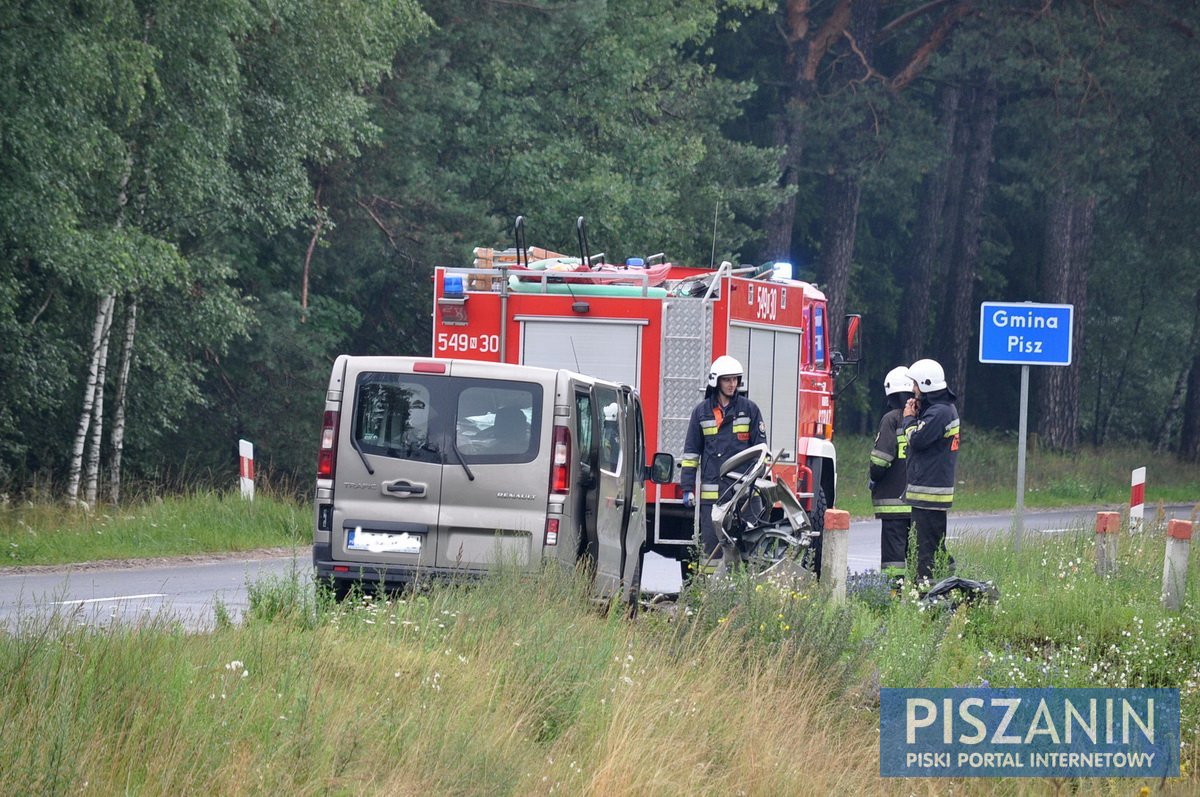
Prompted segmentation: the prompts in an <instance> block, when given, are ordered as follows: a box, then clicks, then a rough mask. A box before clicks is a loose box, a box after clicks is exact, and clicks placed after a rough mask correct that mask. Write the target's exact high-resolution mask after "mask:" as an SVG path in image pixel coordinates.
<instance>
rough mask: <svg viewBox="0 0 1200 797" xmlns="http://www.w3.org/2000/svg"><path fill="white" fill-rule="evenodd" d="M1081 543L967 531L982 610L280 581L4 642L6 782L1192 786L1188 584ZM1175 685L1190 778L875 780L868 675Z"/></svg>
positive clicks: (1136, 543)
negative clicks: (187, 624) (206, 628)
mask: <svg viewBox="0 0 1200 797" xmlns="http://www.w3.org/2000/svg"><path fill="white" fill-rule="evenodd" d="M1090 542H1091V540H1090V539H1089V535H1087V534H1086V533H1085V532H1084V531H1082V530H1081V531H1080V532H1078V533H1075V534H1067V535H1062V536H1059V537H1054V538H1046V539H1040V538H1039V539H1033V540H1029V541H1028V542H1027V543H1026V545H1024V546H1023V548H1022V550H1021V551H1020V552H1016V553H1014V552H1013V551H1012V550H1011V549H1010V548H1009V547H1008V546H1007V544H1004V543H1000V542H986V541H985V542H978V543H971V544H967V543H963V544H960V545H959V546H958V547H957V548H956V550H955V554H956V556H957V557H958V561H959V565H960V570H962V571H963V572H964V573H965V574H966V575H969V576H974V577H980V578H989V579H992V580H994V581H995V582H996V583H997V584H998V585H999V586H1000V591H1001V597H1000V600H999V602H998V603H996V604H995V605H990V604H980V605H968V604H964V605H963V606H960V607H958V608H957V609H948V608H943V609H929V608H927V607H922V605H921V604H920V603H919V602H917V601H916V599H915V596H913V595H907V596H904V597H902V598H900V599H885V600H882V601H881V600H875V599H871V598H870V596H867V595H865V594H864V593H862V592H853V593H852V596H851V599H850V601H849V602H848V603H846V604H844V605H832V604H830V603H828V602H827V601H826V599H825V598H824V597H823V596H822V594H821V593H820V592H818V591H814V590H811V589H807V588H794V587H789V586H786V585H782V586H781V585H773V584H761V583H754V582H750V581H723V580H714V581H711V582H707V583H705V584H702V585H694V586H692V587H691V588H689V589H688V590H687V591H686V592H685V594H684V596H683V598H682V600H681V602H680V603H679V604H678V605H677V606H675V607H672V608H671V609H670V610H653V611H651V610H647V611H643V612H642V614H641V615H640V616H639V618H638V619H637V620H636V621H634V622H631V621H629V620H627V619H626V617H625V615H624V612H621V611H619V610H618V611H611V612H607V611H605V609H606V607H604V606H597V605H596V604H595V603H594V602H593V601H592V600H590V598H589V596H588V589H587V586H586V583H585V582H584V581H583V580H582V579H581V578H580V577H579V576H578V575H577V574H572V573H567V572H563V571H561V570H559V569H557V568H553V567H552V568H549V569H547V570H546V571H545V572H543V573H542V574H541V575H540V576H538V577H536V578H531V577H528V576H522V575H520V574H518V573H516V572H514V571H508V570H505V571H501V572H497V573H493V574H492V575H491V576H490V577H488V578H486V579H484V580H483V581H482V582H479V583H477V584H474V585H471V586H467V585H459V584H448V585H439V586H435V587H432V588H431V589H429V591H427V592H422V593H418V594H406V595H403V596H387V595H367V596H364V597H360V598H357V599H355V600H352V601H349V602H346V603H344V604H337V603H335V602H333V601H332V600H331V599H330V597H329V596H328V595H327V594H325V593H324V592H320V591H314V590H313V588H312V585H311V584H310V583H308V582H307V580H306V579H304V578H302V577H301V576H300V575H298V574H296V573H293V574H292V575H291V576H289V577H286V578H276V579H271V580H267V581H264V582H260V583H259V584H255V585H252V587H251V589H250V606H249V608H248V610H247V612H246V614H245V620H244V622H243V623H242V624H241V625H234V624H232V623H228V622H226V623H218V624H217V628H216V630H215V631H214V632H212V633H209V634H204V635H192V634H186V633H184V632H182V631H181V630H180V629H179V627H177V626H175V625H174V624H172V622H171V621H170V618H162V619H159V620H155V621H151V622H148V623H146V624H145V625H142V626H139V627H128V626H127V627H120V626H114V627H110V628H108V629H106V630H89V629H86V628H81V627H78V626H73V625H71V624H69V623H67V622H66V621H64V620H62V619H60V618H54V617H50V618H40V619H35V620H27V621H25V624H24V626H23V627H22V628H21V629H19V630H18V631H15V632H11V633H7V634H5V635H3V636H0V750H3V751H4V755H3V756H0V788H3V789H4V791H5V792H6V793H31V794H34V793H36V794H48V795H57V794H64V795H65V794H75V793H85V794H86V793H94V794H105V795H107V794H115V793H127V794H141V795H158V794H222V795H242V794H279V793H287V794H297V795H306V794H388V795H391V794H402V795H406V794H412V795H417V794H424V793H430V792H436V793H446V794H455V795H509V794H513V795H516V794H520V795H525V794H583V795H641V794H655V795H705V794H712V795H731V794H747V795H779V794H787V795H791V794H795V795H808V794H893V793H894V794H930V795H933V794H946V793H951V792H953V793H956V794H998V795H1007V794H1047V793H1060V792H1059V791H1058V790H1060V789H1061V788H1063V787H1068V788H1069V791H1070V793H1075V794H1103V795H1109V794H1111V795H1130V794H1137V793H1139V791H1138V790H1139V789H1140V788H1142V787H1143V786H1146V787H1148V788H1153V789H1154V790H1155V793H1161V794H1171V795H1185V794H1194V793H1196V790H1197V788H1198V787H1200V781H1198V780H1197V778H1196V775H1195V774H1194V773H1195V767H1196V765H1197V763H1198V761H1197V754H1196V746H1195V745H1196V742H1197V740H1198V739H1200V735H1198V734H1200V731H1198V726H1200V691H1198V690H1200V641H1198V640H1200V633H1198V632H1200V628H1198V627H1197V626H1198V624H1200V620H1198V619H1197V613H1196V607H1197V606H1198V605H1200V603H1198V601H1200V583H1197V580H1193V583H1192V584H1191V585H1190V586H1189V590H1188V593H1187V602H1186V604H1185V608H1184V610H1183V611H1182V612H1179V613H1169V612H1166V611H1164V610H1162V609H1161V608H1160V607H1159V606H1158V601H1157V588H1156V585H1155V584H1154V580H1155V578H1154V576H1155V571H1156V570H1157V573H1159V574H1161V557H1162V553H1163V544H1162V540H1161V536H1160V535H1159V534H1157V533H1146V534H1143V535H1141V536H1138V537H1130V536H1123V537H1122V540H1121V543H1122V549H1121V553H1120V561H1119V570H1118V573H1117V575H1116V576H1114V577H1111V578H1108V579H1101V578H1098V577H1096V576H1095V575H1094V574H1093V573H1092V571H1091V569H1090V564H1091V562H1090V558H1089V557H1090V549H1089V544H1090ZM983 684H990V685H992V686H1167V687H1178V688H1179V689H1180V690H1181V694H1182V698H1183V721H1184V739H1185V747H1184V750H1183V755H1182V758H1183V762H1184V767H1185V769H1184V775H1183V777H1181V778H1177V779H1171V780H1169V781H1166V782H1164V783H1161V784H1160V783H1143V782H1140V781H1137V780H1079V781H1073V782H1071V783H1070V784H1067V783H1066V782H1062V783H1054V782H1047V781H1042V780H986V779H985V780H961V779H952V780H945V779H931V780H928V781H926V780H882V779H880V778H879V775H878V773H879V759H878V723H879V715H878V689H879V687H880V686H978V685H983Z"/></svg>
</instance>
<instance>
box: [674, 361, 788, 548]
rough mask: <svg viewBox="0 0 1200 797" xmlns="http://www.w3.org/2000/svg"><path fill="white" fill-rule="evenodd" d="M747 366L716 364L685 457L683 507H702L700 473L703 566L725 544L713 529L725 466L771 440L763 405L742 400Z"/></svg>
mask: <svg viewBox="0 0 1200 797" xmlns="http://www.w3.org/2000/svg"><path fill="white" fill-rule="evenodd" d="M743 376H744V371H743V370H742V364H741V363H739V362H738V361H737V360H735V359H734V358H732V357H730V356H729V355H722V356H721V357H718V358H717V359H715V360H713V363H712V366H711V367H710V368H709V370H708V383H707V385H706V387H705V388H704V400H703V401H701V402H700V403H699V404H697V405H696V408H695V409H693V410H692V417H691V419H690V420H689V421H688V428H687V437H686V439H685V440H684V441H683V450H684V453H683V456H682V457H681V458H680V474H679V484H680V486H681V487H682V488H683V491H684V492H683V504H684V506H686V507H689V508H694V507H695V506H696V489H697V484H696V472H697V470H699V472H700V483H699V499H700V501H699V506H700V544H701V553H702V554H703V557H702V559H701V561H702V562H709V561H710V560H713V559H715V558H718V557H714V552H715V551H716V549H717V543H718V542H719V540H720V537H719V535H718V534H717V530H716V528H714V527H713V524H712V507H713V504H714V503H716V502H717V499H718V498H719V497H720V494H721V466H722V465H723V464H724V463H725V461H726V460H727V459H728V458H729V457H731V456H733V455H734V454H737V453H739V452H741V451H745V450H746V449H747V448H750V447H751V446H756V445H758V444H760V443H765V442H766V441H767V432H766V426H765V425H764V423H763V418H762V413H761V412H759V409H758V405H757V404H755V403H754V402H753V401H751V400H750V399H749V398H747V397H746V396H744V395H742V394H741V392H740V389H741V387H742V381H743Z"/></svg>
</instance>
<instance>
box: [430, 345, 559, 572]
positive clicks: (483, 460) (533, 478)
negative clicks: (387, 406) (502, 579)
mask: <svg viewBox="0 0 1200 797" xmlns="http://www.w3.org/2000/svg"><path fill="white" fill-rule="evenodd" d="M451 369H452V370H451V373H452V374H453V385H454V387H453V390H452V392H451V393H450V395H448V396H446V400H445V402H444V404H441V405H439V407H440V408H441V409H443V411H444V412H445V414H446V415H447V416H448V417H451V418H453V419H454V420H453V425H452V426H447V428H446V432H447V434H448V435H449V437H447V451H446V465H445V469H444V471H443V474H442V508H441V514H440V516H439V518H438V537H439V543H438V550H437V559H436V564H437V566H438V567H441V568H455V567H458V568H466V569H479V568H484V567H487V566H488V565H490V564H492V563H494V562H500V561H503V562H507V563H510V564H515V565H518V566H520V567H524V568H530V569H532V568H534V567H536V566H537V565H538V563H539V562H540V561H541V551H542V540H543V537H544V534H545V526H546V508H547V504H548V495H549V491H550V456H551V445H550V436H551V434H552V433H553V428H552V423H551V420H552V418H553V401H554V379H555V378H556V374H555V372H553V371H544V372H542V373H543V374H544V375H545V380H546V381H545V383H544V384H543V383H542V382H539V381H536V379H535V378H534V377H532V376H530V375H529V373H528V371H527V370H526V369H524V368H521V369H520V371H521V372H522V376H521V378H513V379H506V378H503V376H502V375H498V374H497V369H496V366H495V365H494V364H491V363H475V362H472V361H469V360H456V361H454V363H453V364H452V366H451Z"/></svg>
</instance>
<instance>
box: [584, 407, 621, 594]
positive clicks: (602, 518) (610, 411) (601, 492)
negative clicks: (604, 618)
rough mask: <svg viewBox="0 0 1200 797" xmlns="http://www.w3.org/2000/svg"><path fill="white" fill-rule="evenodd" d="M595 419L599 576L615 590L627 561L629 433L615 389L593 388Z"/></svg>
mask: <svg viewBox="0 0 1200 797" xmlns="http://www.w3.org/2000/svg"><path fill="white" fill-rule="evenodd" d="M592 395H593V397H594V404H593V406H594V410H593V413H594V414H593V418H595V421H596V428H597V429H598V430H599V435H598V438H599V439H598V442H599V457H598V458H597V463H598V465H599V467H598V468H597V476H598V484H597V490H598V495H597V496H596V538H597V543H598V544H597V551H596V574H597V577H598V578H599V577H601V576H603V577H604V578H606V579H607V580H608V581H609V583H610V584H611V585H612V586H616V584H617V582H618V581H619V580H620V578H621V570H622V566H623V560H624V546H623V538H624V523H625V511H626V505H627V502H628V496H627V495H626V487H627V486H628V484H629V480H628V479H627V478H626V469H627V468H628V466H629V453H628V452H627V451H626V448H627V445H626V438H627V434H628V433H627V430H626V429H625V428H624V423H623V418H624V417H625V407H624V403H625V400H624V397H623V396H622V395H621V391H620V388H618V387H617V386H616V385H606V384H603V383H597V384H595V385H594V386H593V392H592Z"/></svg>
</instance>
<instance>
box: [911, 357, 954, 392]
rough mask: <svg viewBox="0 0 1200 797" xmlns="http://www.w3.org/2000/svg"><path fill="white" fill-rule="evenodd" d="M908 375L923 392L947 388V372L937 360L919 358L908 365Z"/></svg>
mask: <svg viewBox="0 0 1200 797" xmlns="http://www.w3.org/2000/svg"><path fill="white" fill-rule="evenodd" d="M908 375H909V376H910V377H911V378H912V380H913V382H915V383H916V385H917V387H919V388H920V389H921V392H922V393H936V392H937V391H939V390H945V389H946V372H945V371H943V370H942V366H940V365H938V361H937V360H917V361H916V362H915V363H913V364H912V365H910V366H908Z"/></svg>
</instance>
